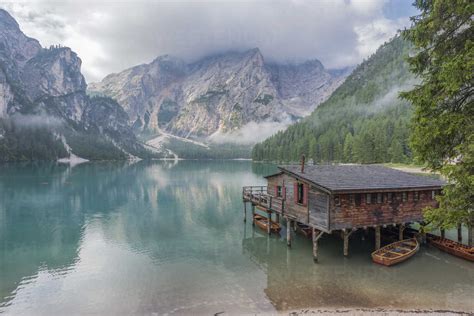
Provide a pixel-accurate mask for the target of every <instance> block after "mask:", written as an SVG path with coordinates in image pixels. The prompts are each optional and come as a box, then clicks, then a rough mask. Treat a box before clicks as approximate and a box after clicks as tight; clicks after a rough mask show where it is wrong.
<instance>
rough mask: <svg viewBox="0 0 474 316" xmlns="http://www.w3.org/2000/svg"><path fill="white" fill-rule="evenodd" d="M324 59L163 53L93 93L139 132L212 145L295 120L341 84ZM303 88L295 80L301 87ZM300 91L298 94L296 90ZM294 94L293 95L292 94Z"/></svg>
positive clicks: (248, 53) (105, 82) (235, 53)
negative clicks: (223, 137)
mask: <svg viewBox="0 0 474 316" xmlns="http://www.w3.org/2000/svg"><path fill="white" fill-rule="evenodd" d="M347 74H348V73H347V72H341V73H339V74H331V73H330V72H329V71H328V70H326V69H324V66H323V65H322V63H321V62H320V61H319V60H317V59H314V60H310V61H305V62H302V63H297V64H294V63H285V64H278V63H274V62H271V63H267V62H266V61H265V59H264V56H263V55H262V53H261V51H260V50H259V49H258V48H253V49H250V50H246V51H229V52H225V53H216V54H212V55H208V56H205V57H203V58H201V59H199V60H196V61H193V62H191V63H186V62H185V61H183V60H182V59H180V58H177V57H174V56H170V55H163V56H159V57H157V58H155V59H154V60H153V61H152V62H150V63H148V64H140V65H137V66H134V67H130V68H128V69H125V70H123V71H122V72H119V73H114V74H109V75H107V76H106V77H105V78H104V79H103V80H102V81H101V82H98V83H92V84H90V85H89V88H88V91H89V92H90V93H94V94H95V93H98V94H103V95H107V96H109V97H112V98H115V99H116V100H117V101H118V102H119V104H120V105H121V106H122V107H123V108H124V109H125V111H126V112H127V113H128V114H129V116H130V119H131V124H133V126H134V127H135V130H136V131H137V132H138V133H144V132H145V133H151V134H159V133H160V130H162V131H164V132H166V133H170V134H173V135H176V136H179V137H184V138H193V139H200V140H209V137H210V136H211V135H213V134H215V133H228V132H231V131H235V130H238V129H239V128H242V126H244V125H245V124H246V123H249V122H252V121H255V122H263V121H274V122H282V121H287V122H289V121H294V120H296V119H299V118H301V117H303V116H305V115H307V114H309V113H310V112H311V109H313V108H314V107H316V106H317V105H318V104H319V103H320V102H322V101H323V100H325V99H326V98H327V97H328V96H329V95H330V93H331V92H332V91H333V90H334V89H335V88H336V87H337V86H338V85H339V84H341V83H342V81H343V80H344V78H345V77H346V76H347ZM295 79H296V82H293V81H295ZM298 86H303V87H299V88H298V89H296V90H294V89H293V88H294V87H298ZM292 90H293V91H292Z"/></svg>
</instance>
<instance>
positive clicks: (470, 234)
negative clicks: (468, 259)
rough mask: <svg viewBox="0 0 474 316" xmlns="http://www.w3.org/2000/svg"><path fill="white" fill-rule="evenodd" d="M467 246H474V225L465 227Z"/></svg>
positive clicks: (470, 224)
mask: <svg viewBox="0 0 474 316" xmlns="http://www.w3.org/2000/svg"><path fill="white" fill-rule="evenodd" d="M467 245H468V246H470V247H473V246H474V225H473V224H472V223H469V224H468V225H467Z"/></svg>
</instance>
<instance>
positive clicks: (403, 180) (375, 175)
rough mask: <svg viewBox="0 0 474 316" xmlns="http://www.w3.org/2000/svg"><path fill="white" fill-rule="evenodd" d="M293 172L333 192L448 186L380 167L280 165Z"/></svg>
mask: <svg viewBox="0 0 474 316" xmlns="http://www.w3.org/2000/svg"><path fill="white" fill-rule="evenodd" d="M278 168H279V169H280V170H281V171H282V172H285V173H290V174H292V175H294V176H296V177H298V178H301V179H304V180H307V181H309V182H312V183H314V184H316V185H317V186H320V187H321V188H323V189H327V190H329V191H331V192H351V191H352V192H357V191H359V192H360V191H370V190H389V189H393V190H403V189H421V188H424V189H430V188H433V189H436V188H440V187H442V186H443V185H445V184H446V183H445V182H444V181H442V180H438V179H434V178H431V177H429V176H424V175H416V174H412V173H407V172H403V171H400V170H395V169H392V168H387V167H384V166H380V165H305V168H304V173H301V166H300V165H291V166H279V167H278Z"/></svg>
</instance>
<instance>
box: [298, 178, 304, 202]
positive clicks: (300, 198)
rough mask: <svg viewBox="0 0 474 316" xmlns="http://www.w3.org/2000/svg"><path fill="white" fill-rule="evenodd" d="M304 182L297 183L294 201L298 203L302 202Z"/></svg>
mask: <svg viewBox="0 0 474 316" xmlns="http://www.w3.org/2000/svg"><path fill="white" fill-rule="evenodd" d="M304 198H305V196H304V184H303V183H298V185H297V199H296V202H297V203H298V204H304Z"/></svg>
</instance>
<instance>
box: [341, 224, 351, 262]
mask: <svg viewBox="0 0 474 316" xmlns="http://www.w3.org/2000/svg"><path fill="white" fill-rule="evenodd" d="M351 234H352V231H348V230H347V229H344V230H343V231H342V235H343V238H344V257H347V256H349V237H350V235H351Z"/></svg>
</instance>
